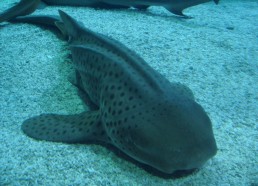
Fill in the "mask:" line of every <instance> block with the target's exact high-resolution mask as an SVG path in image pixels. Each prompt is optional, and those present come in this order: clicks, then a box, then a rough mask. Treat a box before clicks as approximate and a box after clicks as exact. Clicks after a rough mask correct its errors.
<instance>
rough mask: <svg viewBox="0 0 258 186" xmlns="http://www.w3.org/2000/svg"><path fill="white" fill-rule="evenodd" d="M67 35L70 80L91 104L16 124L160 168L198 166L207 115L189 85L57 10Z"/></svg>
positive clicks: (211, 147) (40, 135) (206, 149)
mask: <svg viewBox="0 0 258 186" xmlns="http://www.w3.org/2000/svg"><path fill="white" fill-rule="evenodd" d="M59 14H60V17H61V21H58V22H56V25H57V27H58V28H59V29H60V30H62V32H63V33H65V34H67V35H68V36H69V38H70V39H69V45H70V48H71V52H72V58H73V64H74V68H75V81H74V82H73V84H74V85H76V86H77V87H78V89H79V91H80V94H81V95H82V97H83V98H84V99H83V100H84V101H85V103H87V104H89V105H90V111H86V112H82V113H81V114H74V115H58V114H42V115H39V116H35V117H32V118H29V119H27V120H25V121H24V123H23V124H22V130H23V132H24V133H25V134H27V135H28V136H30V137H32V138H35V139H38V140H46V141H54V142H65V143H83V142H89V141H100V142H103V143H108V144H111V145H113V146H115V147H117V148H118V149H120V150H121V151H123V152H124V153H125V154H127V155H128V156H130V157H131V158H133V159H135V160H137V161H139V162H141V163H143V164H146V165H149V166H151V167H153V168H155V169H157V170H159V171H161V172H163V173H168V174H171V173H173V172H175V171H177V170H191V169H195V168H200V167H201V166H202V165H203V164H204V163H205V162H206V161H207V160H208V159H210V158H211V157H213V156H214V155H215V154H216V152H217V146H216V142H215V139H214V135H213V131H212V124H211V121H210V119H209V117H208V115H207V114H206V112H205V111H204V109H203V108H202V107H201V106H200V105H199V104H198V103H196V102H195V100H194V96H193V93H192V91H191V90H190V89H189V88H188V87H186V86H184V85H182V84H180V83H171V82H169V81H168V80H167V79H166V78H165V77H163V76H162V75H161V74H160V73H158V72H157V71H155V70H154V69H152V68H151V67H150V66H149V65H148V64H147V63H146V62H145V61H144V60H143V59H142V58H141V57H139V56H138V55H137V54H136V53H135V52H133V51H132V50H130V49H128V48H127V47H126V46H124V45H123V44H121V43H120V42H118V41H116V40H114V39H111V38H109V37H106V36H104V35H102V34H98V33H95V32H92V31H90V30H89V29H87V28H85V27H84V26H83V25H82V24H80V23H78V22H77V21H76V20H74V19H73V18H72V17H70V16H69V15H67V14H66V13H64V12H62V11H59Z"/></svg>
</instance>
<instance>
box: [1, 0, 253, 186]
mask: <svg viewBox="0 0 258 186" xmlns="http://www.w3.org/2000/svg"><path fill="white" fill-rule="evenodd" d="M12 2H15V1H13V0H2V1H1V2H0V11H3V10H5V9H6V8H7V7H10V6H11V3H12ZM257 5H258V3H257V1H223V0H222V1H221V3H220V4H219V5H218V6H216V5H214V4H213V3H207V4H202V5H199V6H196V7H192V8H190V9H188V10H186V11H185V13H186V14H188V15H191V16H193V17H194V18H193V19H181V18H178V17H176V16H175V15H173V14H171V13H169V12H168V11H166V10H165V9H164V8H161V7H152V8H150V9H149V10H148V11H147V12H141V11H137V10H94V9H91V8H85V7H57V6H52V7H46V8H45V9H43V10H38V11H37V12H35V14H41V15H43V14H46V15H50V14H52V15H57V10H58V9H62V10H64V11H65V12H67V13H68V14H70V15H71V16H72V17H74V18H76V19H77V20H79V21H81V22H83V23H84V25H85V26H86V27H87V28H90V29H92V30H93V31H96V32H99V33H102V34H105V35H108V36H110V37H112V38H114V39H117V40H119V41H121V42H122V43H124V44H125V45H126V46H128V47H129V48H131V49H132V50H135V51H136V52H137V53H138V54H139V55H140V56H142V57H143V58H144V59H145V60H146V61H147V63H149V64H150V65H151V66H152V67H153V68H154V69H156V70H157V71H159V72H160V73H161V74H163V75H164V76H165V77H167V78H168V79H169V80H170V81H175V82H181V83H184V84H185V85H187V86H188V87H190V88H191V89H192V91H193V92H194V94H195V97H196V100H197V102H198V103H200V104H201V105H202V106H203V107H204V108H205V110H206V111H207V113H208V114H209V116H210V118H211V120H212V123H213V129H214V133H215V138H216V140H217V145H218V148H219V150H218V153H217V155H216V156H215V157H214V158H212V159H211V160H210V161H209V162H207V164H206V165H205V166H204V167H203V168H202V169H201V170H200V171H198V172H196V173H194V174H192V175H189V176H187V177H183V178H179V179H165V178H162V177H159V176H155V175H152V174H150V173H148V172H146V171H145V170H143V169H142V168H140V167H138V166H136V165H135V164H133V163H131V162H128V161H126V160H124V159H122V158H120V157H118V156H117V155H116V154H115V153H113V152H112V151H110V150H108V149H106V148H105V147H102V146H99V145H68V144H61V143H52V142H44V141H36V140H34V139H31V138H28V137H27V136H26V135H24V134H23V133H22V131H21V130H20V126H21V124H22V122H23V121H24V120H25V119H27V118H29V117H32V116H34V115H38V114H41V113H62V114H68V113H78V112H81V111H82V110H84V106H83V104H82V101H81V100H80V98H79V97H78V95H77V93H76V88H75V87H73V86H72V85H71V84H70V83H69V82H68V81H67V76H68V74H69V73H70V72H71V71H72V66H71V62H70V60H69V59H68V58H67V55H68V49H67V45H66V42H65V41H62V40H60V39H58V38H57V37H56V35H54V34H53V33H52V32H51V31H49V30H47V29H43V28H39V27H37V26H33V25H29V24H10V23H3V24H1V25H0V64H1V65H0V79H1V81H0V108H1V112H0V127H1V130H0V185H130V186H131V185H146V186H147V185H148V186H149V185H155V186H156V185H164V186H167V185H176V186H178V185H187V186H188V185H192V186H200V185H219V186H231V185H237V186H241V185H249V186H257V185H258V177H257V175H258V130H257V123H258V122H257V120H258V119H257V116H258V98H257V95H258V83H257V82H258V60H257V59H258V35H257V33H258V32H257V31H258V25H257V20H258V11H257Z"/></svg>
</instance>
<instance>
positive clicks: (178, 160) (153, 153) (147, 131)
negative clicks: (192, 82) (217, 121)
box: [124, 97, 217, 174]
mask: <svg viewBox="0 0 258 186" xmlns="http://www.w3.org/2000/svg"><path fill="white" fill-rule="evenodd" d="M156 106H157V107H156V108H154V110H155V112H153V113H149V114H148V116H146V117H144V118H142V119H139V122H140V123H139V125H138V126H137V128H135V129H132V130H131V132H130V133H129V134H128V135H127V136H125V137H124V140H127V143H129V144H130V145H131V146H132V147H131V149H133V150H132V154H131V156H132V157H133V158H135V159H137V160H138V161H140V162H142V163H145V164H148V165H150V166H152V167H155V168H156V169H158V170H160V171H162V172H165V173H169V174H170V173H173V172H174V171H177V170H190V169H195V168H200V167H201V166H202V165H203V164H204V163H205V162H206V161H207V160H208V159H210V158H211V157H212V156H214V155H215V154H216V151H217V146H216V142H215V139H214V135H213V131H212V126H211V121H210V119H209V117H208V116H207V114H206V113H205V111H204V110H203V108H202V107H201V106H200V105H199V104H197V103H196V102H194V101H193V100H189V99H181V98H179V97H177V98H174V99H166V100H163V101H161V102H159V103H158V104H157V105H156ZM154 110H153V111H154Z"/></svg>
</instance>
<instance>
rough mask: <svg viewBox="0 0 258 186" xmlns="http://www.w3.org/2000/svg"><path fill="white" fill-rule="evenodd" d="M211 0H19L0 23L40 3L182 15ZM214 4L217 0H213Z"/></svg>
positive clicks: (3, 14) (0, 15)
mask: <svg viewBox="0 0 258 186" xmlns="http://www.w3.org/2000/svg"><path fill="white" fill-rule="evenodd" d="M209 1H212V0H148V1H147V0H134V1H132V0H21V1H20V2H19V3H18V4H17V5H15V6H14V7H11V8H10V9H8V10H6V11H5V12H3V13H1V14H0V23H1V22H3V21H9V20H10V19H12V18H15V17H17V16H24V15H28V14H30V13H32V12H34V11H35V10H36V9H37V7H38V6H39V5H40V4H43V3H44V4H47V5H69V6H89V7H100V8H128V7H135V8H138V9H146V8H148V7H149V6H153V5H154V6H163V7H165V8H166V9H167V10H168V11H170V12H172V13H174V14H176V15H179V16H183V17H188V16H186V15H184V14H183V12H182V11H183V10H184V9H186V8H189V7H192V6H195V5H198V4H202V3H206V2H209ZM214 2H215V3H216V4H218V3H219V0H214Z"/></svg>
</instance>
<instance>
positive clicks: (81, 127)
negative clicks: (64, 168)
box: [22, 111, 108, 143]
mask: <svg viewBox="0 0 258 186" xmlns="http://www.w3.org/2000/svg"><path fill="white" fill-rule="evenodd" d="M22 131H23V132H24V133H25V134H26V135H28V136H29V137H32V138H35V139H38V140H46V141H55V142H65V143H82V142H87V141H107V140H108V139H107V137H106V133H105V131H104V129H103V127H102V124H101V121H100V114H99V111H89V112H83V113H81V114H75V115H57V114H42V115H39V116H36V117H32V118H30V119H27V120H25V121H24V122H23V124H22Z"/></svg>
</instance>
